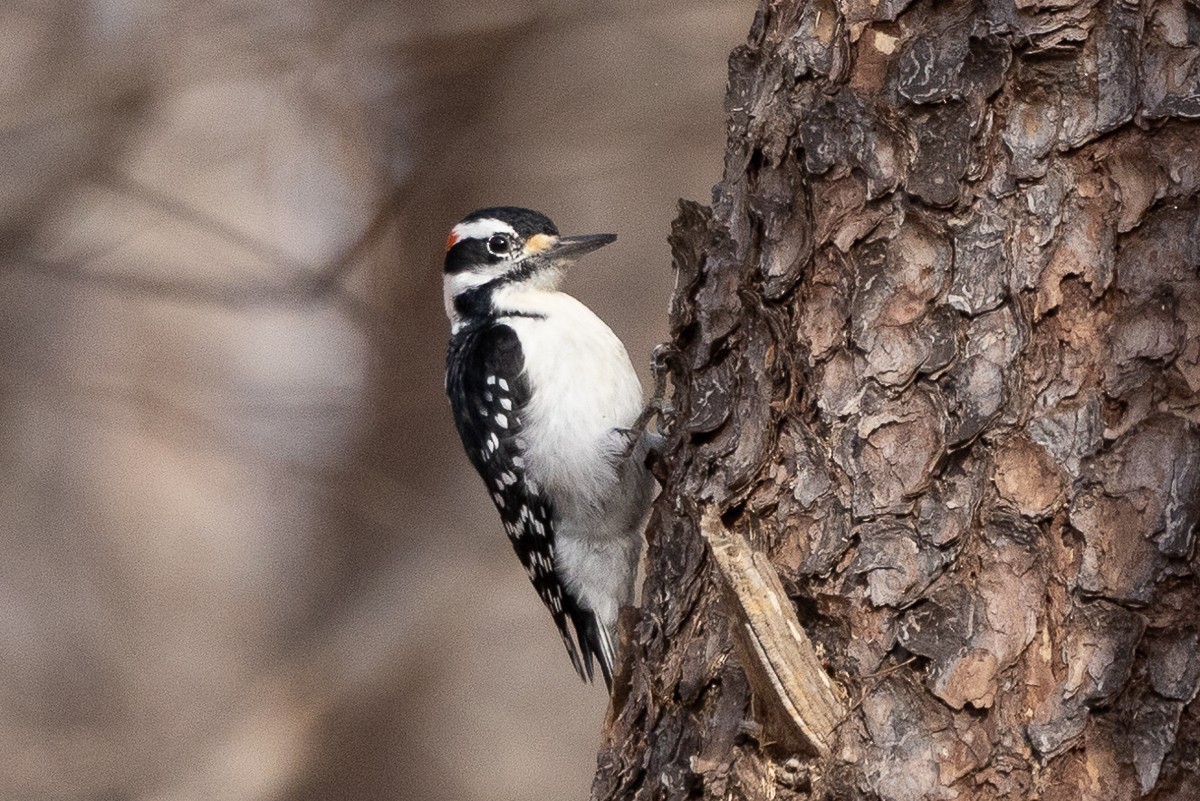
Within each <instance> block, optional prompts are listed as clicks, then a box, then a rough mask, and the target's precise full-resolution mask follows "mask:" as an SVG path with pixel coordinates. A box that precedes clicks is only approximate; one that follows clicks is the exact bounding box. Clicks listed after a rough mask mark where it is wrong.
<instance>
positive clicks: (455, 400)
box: [446, 322, 612, 689]
mask: <svg viewBox="0 0 1200 801" xmlns="http://www.w3.org/2000/svg"><path fill="white" fill-rule="evenodd" d="M523 368H524V357H523V356H522V353H521V343H520V340H519V339H518V338H517V334H516V332H515V331H513V329H512V328H510V327H508V326H506V325H503V324H501V323H491V322H489V323H482V324H477V325H471V326H467V327H465V328H463V329H461V330H459V331H458V332H457V333H456V334H455V335H454V337H453V338H452V339H451V340H450V352H449V354H448V355H447V358H446V392H447V394H448V395H449V396H450V406H451V408H452V409H453V410H454V422H455V425H456V426H457V427H458V434H459V436H460V437H461V438H462V443H463V447H464V448H466V451H467V455H468V456H469V457H470V459H471V463H472V464H474V465H475V469H476V470H478V471H479V475H480V476H481V477H482V478H483V481H484V483H485V484H486V485H487V489H488V492H489V493H490V494H491V496H492V501H493V502H494V503H495V504H496V509H497V511H499V512H500V519H501V520H502V521H503V523H504V530H505V532H506V533H507V534H508V538H509V540H510V541H511V542H512V546H513V550H515V551H516V552H517V557H518V558H519V559H520V560H521V565H522V566H523V567H524V568H525V572H526V573H528V574H529V580H530V581H531V582H532V583H533V586H534V589H536V590H537V593H538V596H539V597H540V598H541V599H542V602H543V603H544V604H545V605H546V608H547V609H549V610H550V614H551V615H553V617H554V623H555V624H556V625H557V626H558V630H559V634H560V635H562V639H563V643H564V644H565V645H566V647H567V653H568V655H570V657H571V663H572V664H573V665H574V666H575V670H576V671H577V672H578V673H579V675H580V677H582V678H584V679H585V680H588V681H590V680H592V677H593V675H592V657H593V656H596V657H597V661H599V663H600V670H601V673H602V674H603V676H604V680H605V683H606V684H607V685H609V687H610V689H611V686H612V647H611V645H610V644H609V638H608V636H607V634H608V633H607V632H605V631H602V628H603V627H602V625H601V624H600V623H599V621H597V620H596V616H595V615H594V614H593V613H592V611H591V610H589V609H584V608H582V607H581V606H580V605H579V604H578V603H577V602H576V599H575V598H574V597H572V596H571V594H570V593H569V592H567V591H566V589H565V588H564V587H563V585H562V583H561V582H560V581H559V579H558V575H557V573H555V571H554V525H553V520H554V510H553V508H552V507H551V504H550V502H549V500H548V499H547V498H546V497H545V496H543V495H542V494H540V493H539V492H538V490H537V487H535V486H534V485H533V484H532V482H530V481H528V480H526V475H525V456H524V450H525V441H524V439H523V438H522V429H521V423H522V419H521V418H522V415H523V414H524V413H525V410H526V408H527V406H528V403H529V384H528V382H527V381H526V379H525V377H524V376H523V375H522V371H523ZM568 620H570V622H571V624H572V626H573V628H574V629H575V636H574V637H572V636H571V632H570V629H569V628H568V626H567V621H568ZM577 643H578V647H577V645H576V644H577Z"/></svg>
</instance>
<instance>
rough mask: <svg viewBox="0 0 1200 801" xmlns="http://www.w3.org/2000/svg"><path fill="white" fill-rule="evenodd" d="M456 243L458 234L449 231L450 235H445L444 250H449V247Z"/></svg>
mask: <svg viewBox="0 0 1200 801" xmlns="http://www.w3.org/2000/svg"><path fill="white" fill-rule="evenodd" d="M457 244H458V234H456V233H454V231H451V232H450V236H448V237H446V252H449V251H450V248H452V247H454V246H455V245H457Z"/></svg>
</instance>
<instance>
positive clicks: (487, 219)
mask: <svg viewBox="0 0 1200 801" xmlns="http://www.w3.org/2000/svg"><path fill="white" fill-rule="evenodd" d="M616 238H617V236H616V234H587V235H584V236H560V235H559V233H558V228H556V227H555V225H554V223H553V222H551V221H550V218H549V217H547V216H546V215H545V214H542V213H540V212H537V211H532V210H530V209H522V208H517V207H515V206H499V207H496V208H490V209H480V210H479V211H473V212H471V213H470V214H468V215H467V216H466V217H464V218H463V219H462V221H461V222H459V223H458V225H456V226H454V228H452V229H451V230H450V236H449V237H448V238H447V239H446V268H445V274H444V278H443V285H444V292H445V302H446V314H447V316H449V317H450V320H451V321H452V322H457V320H458V319H459V318H460V317H461V316H462V315H461V310H460V309H458V308H457V306H461V305H462V304H461V299H462V298H465V297H467V296H472V295H478V294H480V290H481V289H485V288H486V289H495V288H498V287H500V286H502V285H513V284H520V285H523V286H528V287H530V288H536V289H546V290H553V289H557V288H558V285H559V283H560V282H561V281H562V277H563V273H564V272H565V270H566V268H567V266H568V265H570V264H571V263H572V262H574V261H576V260H577V259H579V258H580V257H581V256H583V255H584V254H586V253H591V252H592V251H593V250H596V249H597V248H601V247H603V246H605V245H607V244H609V243H610V242H612V241H614V240H615V239H616ZM456 302H457V306H456Z"/></svg>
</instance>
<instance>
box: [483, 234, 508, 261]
mask: <svg viewBox="0 0 1200 801" xmlns="http://www.w3.org/2000/svg"><path fill="white" fill-rule="evenodd" d="M487 249H488V252H489V253H491V254H492V255H493V256H507V255H508V252H509V251H510V250H512V241H511V240H510V239H509V238H508V237H507V236H505V235H504V234H496V235H495V236H493V237H492V238H491V239H489V240H488V241H487Z"/></svg>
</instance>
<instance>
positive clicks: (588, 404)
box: [504, 293, 642, 520]
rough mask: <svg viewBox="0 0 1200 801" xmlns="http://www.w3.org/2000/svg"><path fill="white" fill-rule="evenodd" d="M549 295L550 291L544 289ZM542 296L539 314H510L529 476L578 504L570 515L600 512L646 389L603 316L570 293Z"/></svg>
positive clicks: (565, 511)
mask: <svg viewBox="0 0 1200 801" xmlns="http://www.w3.org/2000/svg"><path fill="white" fill-rule="evenodd" d="M543 294H549V293H543ZM553 294H554V296H555V297H553V298H552V299H549V300H547V299H541V300H542V303H541V304H539V305H540V306H541V307H542V308H541V309H540V313H541V314H543V316H542V317H516V316H514V317H510V318H506V319H505V320H504V322H505V323H506V324H507V325H510V326H512V328H513V329H514V330H515V331H516V332H517V335H518V336H519V337H520V339H521V350H522V354H523V356H524V360H525V372H526V374H527V376H528V379H529V385H530V386H531V387H532V388H534V391H533V396H532V398H531V399H530V403H529V406H528V408H527V409H526V410H525V414H524V416H523V418H522V421H521V422H522V432H521V435H522V438H523V439H524V440H525V454H526V456H525V460H526V475H527V477H528V478H529V479H530V480H531V481H533V482H534V483H535V484H536V485H537V486H539V487H540V488H543V489H545V490H548V491H550V492H551V493H553V496H554V497H555V498H558V499H571V501H570V503H571V505H572V506H573V507H574V508H565V509H559V510H557V511H558V512H559V514H560V515H562V516H563V517H566V518H568V519H571V518H574V519H575V520H580V519H581V518H588V517H592V516H593V515H599V514H602V513H603V507H604V506H605V505H606V504H607V501H608V500H609V498H608V496H609V495H610V494H611V493H612V492H614V491H616V490H617V489H618V488H619V476H618V470H617V461H618V460H617V456H618V455H619V454H620V453H621V452H622V451H623V450H624V448H625V446H626V442H627V440H626V439H625V437H624V436H623V435H621V434H620V433H619V432H618V431H615V430H614V429H624V428H628V427H629V426H631V425H632V424H633V422H634V421H635V420H636V419H637V417H638V415H639V414H640V413H641V406H642V389H641V384H640V382H639V381H638V378H637V373H636V372H635V371H634V369H633V365H632V364H631V363H630V361H629V355H628V353H626V351H625V347H624V345H622V344H621V341H620V340H619V339H618V338H617V336H616V335H615V334H614V333H613V332H612V330H611V329H609V327H608V326H607V325H605V324H604V322H603V321H602V320H601V319H600V318H599V317H597V316H596V315H595V314H593V313H592V312H591V311H590V310H588V309H587V307H585V306H584V305H583V304H581V303H579V302H578V301H576V300H575V299H574V298H571V297H570V296H569V295H563V294H561V293H553Z"/></svg>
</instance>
